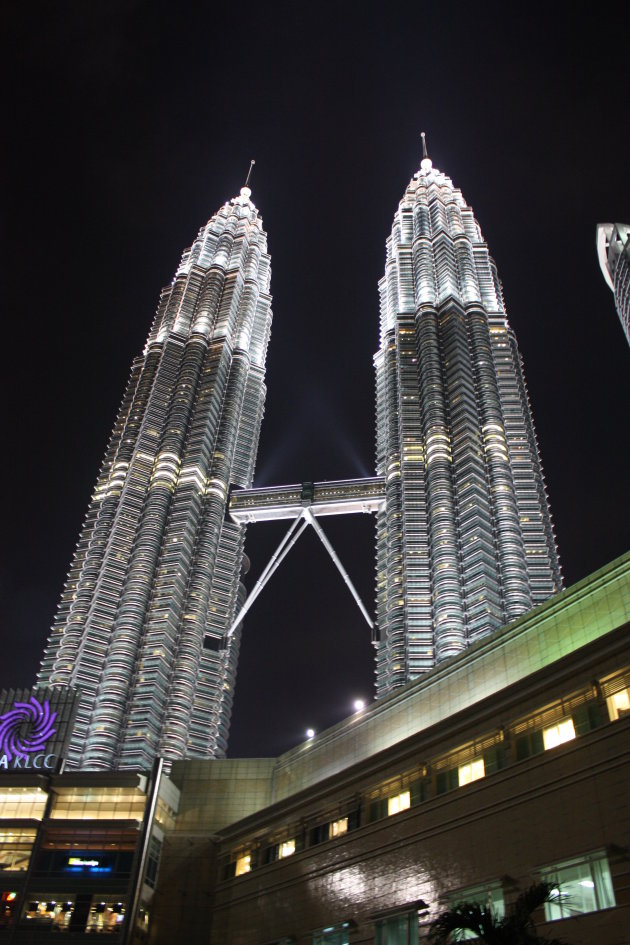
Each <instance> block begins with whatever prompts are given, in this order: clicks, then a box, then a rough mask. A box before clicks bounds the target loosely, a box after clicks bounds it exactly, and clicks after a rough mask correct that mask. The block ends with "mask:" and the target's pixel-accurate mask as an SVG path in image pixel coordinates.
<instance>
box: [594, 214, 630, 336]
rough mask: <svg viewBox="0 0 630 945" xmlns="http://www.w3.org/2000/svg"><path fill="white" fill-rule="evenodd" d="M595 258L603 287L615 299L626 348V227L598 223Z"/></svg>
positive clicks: (629, 322) (629, 254)
mask: <svg viewBox="0 0 630 945" xmlns="http://www.w3.org/2000/svg"><path fill="white" fill-rule="evenodd" d="M597 255H598V258H599V264H600V266H601V269H602V273H603V274H604V279H605V280H606V283H607V284H608V285H609V286H610V288H611V289H612V291H613V293H614V296H615V305H616V307H617V313H618V315H619V320H620V321H621V324H622V327H623V330H624V331H625V333H626V338H627V340H628V344H630V226H628V224H626V223H600V224H599V225H598V227H597Z"/></svg>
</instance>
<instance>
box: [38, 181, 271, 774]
mask: <svg viewBox="0 0 630 945" xmlns="http://www.w3.org/2000/svg"><path fill="white" fill-rule="evenodd" d="M269 284H270V258H269V255H268V253H267V239H266V234H265V232H264V230H263V228H262V221H261V218H260V216H259V214H258V211H257V209H256V207H255V206H254V204H253V203H252V201H251V191H250V190H249V188H248V187H247V186H246V187H243V188H242V189H241V192H240V196H239V197H237V198H235V199H233V200H231V201H229V202H228V203H226V204H225V205H224V206H223V207H221V209H220V210H219V211H218V212H217V213H216V214H215V215H214V216H213V217H212V219H211V220H210V221H209V222H208V223H207V224H206V226H204V227H203V228H202V229H201V230H200V231H199V234H198V236H197V239H196V240H195V242H194V243H193V245H192V247H191V248H190V249H188V250H186V251H185V252H184V254H183V256H182V259H181V262H180V265H179V268H178V269H177V272H176V273H175V277H174V279H173V281H172V283H171V285H170V286H168V287H167V288H165V289H164V290H163V292H162V293H161V296H160V301H159V305H158V310H157V315H156V317H155V320H154V323H153V326H152V328H151V331H150V333H149V337H148V339H147V343H146V346H145V348H144V352H143V354H142V355H141V356H140V357H138V358H136V359H135V360H134V362H133V365H132V369H131V377H130V380H129V384H128V386H127V389H126V391H125V394H124V397H123V401H122V404H121V408H120V412H119V414H118V417H117V419H116V423H115V426H114V430H113V433H112V436H111V439H110V442H109V445H108V447H107V451H106V454H105V459H104V462H103V465H102V468H101V471H100V474H99V476H98V479H97V483H96V488H95V490H94V494H93V496H92V500H91V502H90V505H89V508H88V513H87V517H86V520H85V524H84V526H83V530H82V532H81V535H80V539H79V543H78V546H77V550H76V554H75V557H74V560H73V562H72V565H71V569H70V573H69V575H68V579H67V582H66V585H65V588H64V591H63V594H62V598H61V603H60V606H59V610H58V613H57V616H56V620H55V623H54V626H53V629H52V632H51V635H50V638H49V641H48V645H47V647H46V650H45V654H44V658H43V661H42V665H41V670H40V674H39V677H38V681H39V684H40V685H46V686H50V685H51V686H56V685H68V686H74V687H77V688H78V689H80V690H81V693H82V700H81V706H80V709H79V712H78V717H77V723H76V726H75V730H74V734H73V737H72V741H71V746H70V749H69V753H68V764H69V765H70V766H72V767H81V768H85V769H107V768H117V767H131V768H147V767H149V766H150V764H151V762H152V760H153V759H154V757H155V756H156V755H161V756H162V757H164V758H166V759H167V760H174V759H178V758H183V757H191V756H192V757H209V756H216V755H218V756H221V755H222V754H224V752H225V747H226V740H227V732H228V727H229V720H230V713H231V706H232V693H233V687H234V677H235V672H236V662H237V657H238V648H239V641H240V629H239V630H238V631H237V632H235V633H234V634H232V635H231V637H230V638H229V640H228V639H227V637H226V630H227V628H228V627H229V626H230V624H231V621H232V619H233V617H234V612H235V610H236V606H237V598H238V597H239V594H240V597H241V602H242V595H243V593H244V592H243V590H242V585H241V586H240V587H241V590H240V592H239V575H240V570H241V562H242V559H243V539H244V527H243V526H242V525H239V524H237V523H233V522H230V521H226V520H225V509H226V504H227V499H228V493H229V490H230V487H231V486H232V485H238V486H248V485H251V482H252V478H253V473H254V464H255V460H256V452H257V447H258V436H259V432H260V423H261V419H262V414H263V406H264V400H265V385H264V373H265V357H266V350H267V343H268V340H269V333H270V326H271V308H270V305H271V299H270V295H269Z"/></svg>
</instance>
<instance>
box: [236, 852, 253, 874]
mask: <svg viewBox="0 0 630 945" xmlns="http://www.w3.org/2000/svg"><path fill="white" fill-rule="evenodd" d="M251 868H252V856H251V853H244V854H243V856H239V858H238V860H237V861H236V868H235V870H234V875H235V876H242V875H243V874H244V873H249V871H250V870H251Z"/></svg>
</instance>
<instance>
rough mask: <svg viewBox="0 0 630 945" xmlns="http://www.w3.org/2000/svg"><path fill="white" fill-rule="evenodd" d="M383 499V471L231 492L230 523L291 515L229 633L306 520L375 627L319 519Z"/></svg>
mask: <svg viewBox="0 0 630 945" xmlns="http://www.w3.org/2000/svg"><path fill="white" fill-rule="evenodd" d="M384 503H385V480H384V478H383V477H382V476H374V477H372V478H369V479H341V480H337V481H334V482H303V483H302V484H301V485H300V484H298V485H292V486H272V487H270V488H262V489H239V490H238V491H236V492H233V493H232V495H231V497H230V503H229V513H230V517H231V518H232V520H233V521H234V522H237V523H238V524H241V525H246V524H249V523H251V522H270V521H274V520H279V519H286V520H290V521H291V524H290V525H289V530H288V531H287V533H286V535H285V536H284V538H283V539H282V541H281V542H280V544H279V545H278V547H277V549H276V551H275V552H274V554H273V555H272V556H271V558H270V560H269V563H268V564H267V566H266V568H265V569H264V570H263V572H262V574H261V575H260V577H259V578H258V581H257V582H256V584H255V585H254V587H253V588H252V590H251V592H250V594H249V595H248V597H247V600H246V601H245V604H244V605H243V607H242V609H241V611H240V613H239V614H238V615H237V617H236V619H235V621H234V623H233V624H232V626H231V628H230V631H229V633H228V636H231V635H232V634H233V633H234V630H235V629H236V627H238V625H239V624H240V622H241V620H242V619H243V617H244V616H245V614H246V613H247V611H248V610H249V608H250V607H251V606H252V604H253V603H254V601H255V600H256V598H257V597H258V595H259V594H260V592H261V591H262V589H263V588H264V586H265V584H266V583H267V582H268V580H269V579H270V577H271V576H272V575H273V574H274V573H275V571H276V570H277V568H278V567H279V566H280V564H281V563H282V562H283V561H284V559H285V558H286V556H287V555H288V554H289V552H290V551H291V549H292V548H293V546H294V545H295V543H296V541H297V540H298V538H299V537H300V535H301V534H302V532H303V531H304V530H305V529H306V528H307V527H308V526H309V525H310V526H312V528H313V529H314V530H315V533H316V534H317V537H318V538H319V539H320V541H321V542H322V544H323V546H324V548H325V549H326V551H327V552H328V554H329V555H330V557H331V558H332V560H333V562H334V564H335V566H336V568H337V570H338V571H339V573H340V574H341V576H342V578H343V580H344V581H345V583H346V584H347V586H348V589H349V591H350V593H351V594H352V596H353V597H354V599H355V601H356V603H357V606H358V607H359V610H360V611H361V613H362V614H363V616H364V618H365V620H366V623H367V624H368V626H369V627H370V629H371V630H372V631H373V632H374V629H375V628H374V621H373V620H372V618H371V617H370V615H369V613H368V611H367V610H366V608H365V606H364V604H363V601H362V600H361V598H360V597H359V594H358V592H357V590H356V588H355V586H354V584H353V583H352V581H351V580H350V577H349V575H348V573H347V571H346V570H345V568H344V566H343V565H342V563H341V561H340V560H339V557H338V556H337V553H336V552H335V549H334V548H333V546H332V545H331V543H330V541H329V540H328V538H327V537H326V534H325V532H324V530H323V528H322V526H321V525H320V523H319V522H318V518H320V517H321V516H324V515H349V514H356V513H358V512H367V513H374V512H378V510H379V509H380V508H381V507H382V506H383V505H384Z"/></svg>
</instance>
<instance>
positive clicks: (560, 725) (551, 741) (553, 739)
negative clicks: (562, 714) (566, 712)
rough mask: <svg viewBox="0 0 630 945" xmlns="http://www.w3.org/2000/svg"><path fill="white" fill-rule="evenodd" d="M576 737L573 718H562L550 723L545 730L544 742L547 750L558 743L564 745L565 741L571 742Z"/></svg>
mask: <svg viewBox="0 0 630 945" xmlns="http://www.w3.org/2000/svg"><path fill="white" fill-rule="evenodd" d="M573 738H575V726H574V725H573V719H561V721H560V722H556V724H555V725H550V726H549V728H546V729H545V730H544V731H543V742H544V744H545V750H546V749H548V748H555V747H556V745H562V744H564V742H570V741H571V739H573Z"/></svg>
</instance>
